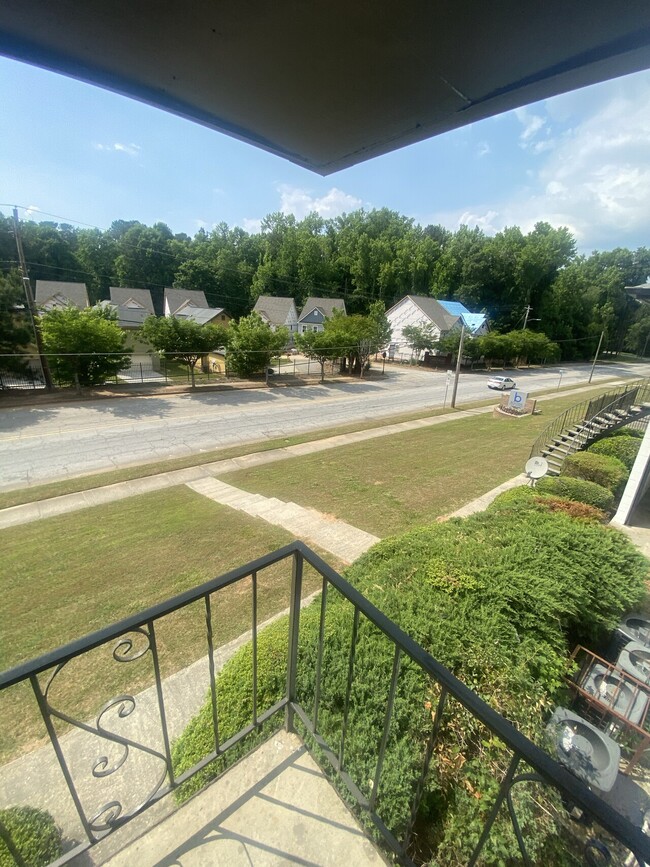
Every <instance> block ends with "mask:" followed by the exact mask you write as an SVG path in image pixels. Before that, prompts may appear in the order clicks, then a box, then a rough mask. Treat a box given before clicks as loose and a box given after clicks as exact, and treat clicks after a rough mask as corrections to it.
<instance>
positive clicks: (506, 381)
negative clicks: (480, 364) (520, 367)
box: [487, 376, 517, 391]
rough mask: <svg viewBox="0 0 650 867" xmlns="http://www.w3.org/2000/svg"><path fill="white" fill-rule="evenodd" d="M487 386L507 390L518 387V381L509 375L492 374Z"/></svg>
mask: <svg viewBox="0 0 650 867" xmlns="http://www.w3.org/2000/svg"><path fill="white" fill-rule="evenodd" d="M487 387H488V388H498V389H499V390H500V391H505V389H506V388H516V387H517V383H516V382H515V381H514V379H510V377H509V376H491V377H490V378H489V379H488V381H487Z"/></svg>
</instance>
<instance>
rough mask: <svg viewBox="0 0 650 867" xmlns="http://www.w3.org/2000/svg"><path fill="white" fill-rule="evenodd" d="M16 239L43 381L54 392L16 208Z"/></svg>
mask: <svg viewBox="0 0 650 867" xmlns="http://www.w3.org/2000/svg"><path fill="white" fill-rule="evenodd" d="M14 237H15V239H16V249H17V250H18V261H19V262H20V271H21V274H22V278H23V289H24V290H25V297H26V299H27V309H28V310H29V316H30V319H31V320H32V328H33V329H34V339H35V341H36V349H37V350H38V357H39V360H40V362H41V370H42V371H43V380H44V382H45V388H46V389H47V390H48V391H52V389H53V387H54V386H53V383H52V374H51V373H50V366H49V364H48V363H47V358H46V356H45V353H44V352H43V339H42V337H41V329H40V328H39V326H38V320H37V318H36V305H35V303H34V296H33V294H32V284H31V283H30V282H29V273H28V271H27V262H26V261H25V252H24V250H23V240H22V238H21V236H20V223H19V222H18V208H14Z"/></svg>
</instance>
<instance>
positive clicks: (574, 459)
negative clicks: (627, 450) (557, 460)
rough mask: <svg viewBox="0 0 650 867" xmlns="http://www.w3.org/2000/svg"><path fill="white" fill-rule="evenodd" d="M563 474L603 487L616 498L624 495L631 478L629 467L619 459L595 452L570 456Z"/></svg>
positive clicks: (566, 460)
mask: <svg viewBox="0 0 650 867" xmlns="http://www.w3.org/2000/svg"><path fill="white" fill-rule="evenodd" d="M561 474H562V475H563V476H569V477H571V478H574V479H583V480H584V481H586V482H594V483H595V484H597V485H602V487H603V488H607V490H608V491H611V492H612V494H614V496H615V497H616V496H619V495H620V494H622V493H623V488H624V487H625V482H626V481H627V477H628V476H629V472H628V469H627V467H626V466H625V464H624V463H623V462H622V461H619V460H618V458H611V457H608V456H607V455H598V454H594V452H577V453H576V454H574V455H569V456H568V458H566V459H565V461H564V463H563V464H562V473H561Z"/></svg>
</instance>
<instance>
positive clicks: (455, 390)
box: [451, 325, 465, 409]
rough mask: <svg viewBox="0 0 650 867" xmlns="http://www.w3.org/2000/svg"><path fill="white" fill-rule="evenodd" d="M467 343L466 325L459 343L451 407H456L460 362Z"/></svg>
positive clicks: (462, 329) (461, 330)
mask: <svg viewBox="0 0 650 867" xmlns="http://www.w3.org/2000/svg"><path fill="white" fill-rule="evenodd" d="M464 343H465V326H464V325H463V326H462V327H461V329H460V343H459V344H458V358H457V359H456V376H455V377H454V390H453V391H452V393H451V408H452V409H455V408H456V392H457V391H458V377H459V376H460V362H461V359H462V357H463V344H464Z"/></svg>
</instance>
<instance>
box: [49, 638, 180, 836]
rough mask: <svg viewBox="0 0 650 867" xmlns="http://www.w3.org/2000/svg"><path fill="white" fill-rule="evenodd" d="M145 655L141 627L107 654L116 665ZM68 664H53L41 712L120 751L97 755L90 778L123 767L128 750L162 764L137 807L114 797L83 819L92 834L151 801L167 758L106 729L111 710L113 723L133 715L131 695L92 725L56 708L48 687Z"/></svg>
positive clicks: (148, 645)
mask: <svg viewBox="0 0 650 867" xmlns="http://www.w3.org/2000/svg"><path fill="white" fill-rule="evenodd" d="M143 639H144V640H143ZM149 652H153V648H152V641H151V636H150V634H149V632H148V631H147V630H146V629H145V628H142V627H136V628H134V629H133V630H131V632H130V633H129V634H126V635H123V636H121V637H120V638H119V639H118V640H117V642H116V643H115V646H114V647H113V650H112V654H111V655H112V657H113V659H114V660H115V661H116V662H120V663H128V662H134V661H135V660H138V659H141V658H142V657H143V656H145V655H146V654H147V653H149ZM68 662H69V660H68V661H66V662H63V663H60V664H59V665H57V666H56V668H55V669H54V671H53V672H52V674H51V676H50V678H49V679H48V681H47V684H46V686H45V689H44V690H43V701H44V709H45V711H46V712H47V714H49V716H50V717H53V718H55V719H58V720H61V721H62V722H65V723H67V724H68V725H70V726H72V727H73V728H75V729H78V730H81V731H84V732H87V733H88V734H90V735H93V736H95V737H99V738H102V740H104V741H108V742H109V743H111V744H116V745H118V746H119V747H120V748H121V752H120V754H119V756H118V757H117V758H116V759H109V757H108V755H99V756H98V757H97V758H96V759H95V760H94V761H93V762H92V765H91V768H90V771H91V775H92V777H94V778H96V779H104V778H107V777H110V776H112V775H113V774H115V773H116V772H117V771H119V770H120V769H121V768H122V767H124V765H125V764H126V762H127V760H128V759H129V756H130V755H131V752H132V750H136V751H138V752H140V753H144V754H146V755H148V756H151V757H152V758H154V759H156V760H158V761H160V762H161V764H162V769H161V773H160V774H159V775H158V777H157V778H156V780H155V781H154V784H153V786H152V787H151V789H150V790H149V791H148V792H147V794H146V796H145V797H144V798H143V799H142V800H141V801H140V802H139V804H138V806H136V807H134V808H131V809H129V810H128V811H125V809H124V805H123V804H122V802H121V801H120V800H119V799H118V798H112V799H111V800H110V801H108V802H107V803H105V804H104V805H103V806H102V807H100V809H99V810H97V812H95V814H94V815H93V817H92V818H90V819H88V820H87V821H88V827H89V829H90V830H91V831H93V832H105V831H110V830H113V829H114V828H115V827H117V826H118V825H122V824H124V823H125V822H127V821H128V820H129V819H130V818H132V817H133V816H134V815H136V814H137V813H139V812H141V811H142V810H143V809H144V808H145V807H146V806H147V804H149V803H150V802H151V801H152V800H153V799H154V798H155V796H156V795H157V793H158V792H159V791H160V789H161V787H162V786H163V784H164V782H165V779H166V777H167V770H168V766H167V759H166V757H165V754H164V753H162V752H160V751H159V750H157V749H154V748H153V747H150V746H147V745H146V744H142V743H139V742H137V741H135V740H133V739H132V738H129V737H126V736H125V735H122V734H118V733H117V732H115V731H112V730H111V728H109V727H108V725H109V723H108V717H109V715H110V713H111V711H116V718H117V720H124V719H126V718H127V717H129V716H131V715H132V714H133V713H135V712H136V710H137V700H136V698H135V697H134V696H133V695H129V694H123V695H118V696H115V697H114V698H111V699H110V700H109V701H107V702H106V703H105V704H104V705H103V706H102V708H101V709H100V711H99V713H98V714H97V716H96V717H95V720H94V723H90V722H84V721H83V720H80V719H76V718H75V717H73V716H71V715H70V714H69V713H66V712H65V711H63V710H61V709H60V708H58V707H56V706H55V705H54V704H53V702H52V699H51V692H52V688H53V685H54V683H55V681H56V680H57V678H58V676H59V674H60V673H61V671H62V670H63V669H64V668H65V666H66V665H67V664H68ZM75 788H76V787H75Z"/></svg>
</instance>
